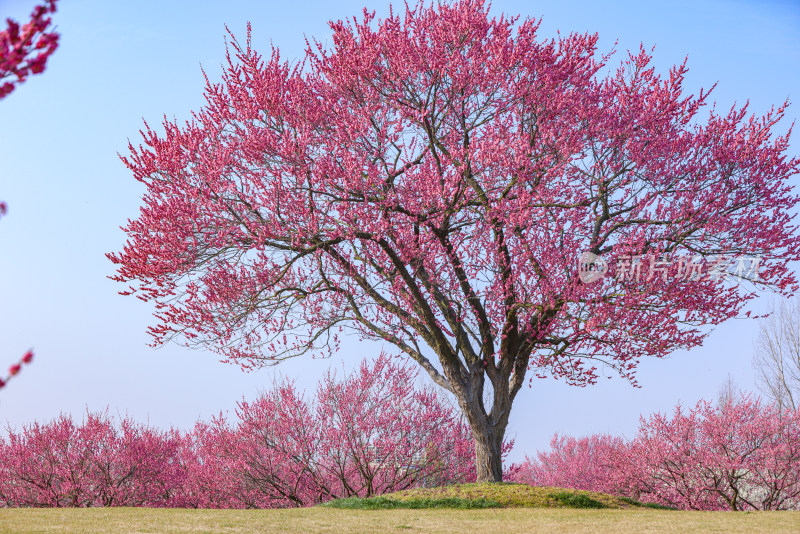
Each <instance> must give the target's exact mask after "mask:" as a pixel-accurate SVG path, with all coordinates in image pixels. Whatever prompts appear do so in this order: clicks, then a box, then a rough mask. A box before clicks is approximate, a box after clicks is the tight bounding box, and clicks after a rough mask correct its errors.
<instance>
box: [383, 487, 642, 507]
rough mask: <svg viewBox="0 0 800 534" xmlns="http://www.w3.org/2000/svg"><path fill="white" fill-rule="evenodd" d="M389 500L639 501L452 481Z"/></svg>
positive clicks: (551, 504) (505, 503) (567, 504)
mask: <svg viewBox="0 0 800 534" xmlns="http://www.w3.org/2000/svg"><path fill="white" fill-rule="evenodd" d="M384 497H386V498H388V499H391V500H398V501H403V500H414V499H431V500H436V499H449V498H456V499H467V500H476V499H485V500H486V501H490V502H496V503H498V504H499V505H500V506H502V507H503V508H561V507H568V508H610V509H628V508H639V507H641V506H642V505H641V504H640V503H636V504H634V503H632V502H630V500H625V499H620V498H618V497H614V496H613V495H607V494H605V493H597V492H593V491H582V490H574V489H567V488H547V487H534V486H529V485H527V484H512V483H508V482H500V483H494V484H455V485H452V486H442V487H439V488H417V489H410V490H404V491H398V492H396V493H391V494H388V495H384Z"/></svg>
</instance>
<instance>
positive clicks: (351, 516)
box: [0, 507, 800, 534]
mask: <svg viewBox="0 0 800 534" xmlns="http://www.w3.org/2000/svg"><path fill="white" fill-rule="evenodd" d="M798 525H800V512H753V513H743V512H675V511H666V510H650V509H646V508H635V509H628V510H621V509H603V510H575V509H568V508H534V509H530V508H505V509H489V510H447V509H444V510H381V511H368V510H334V509H328V508H320V507H315V508H304V509H295V510H165V509H147V508H84V509H75V508H71V509H0V534H10V533H14V534H17V533H20V534H25V533H34V532H35V533H48V534H50V533H71V534H72V533H98V534H106V533H108V534H112V533H113V534H119V533H129V532H130V533H141V534H146V533H153V534H156V533H158V534H161V533H177V532H190V533H204V534H205V533H208V534H216V533H226V534H227V533H234V532H236V533H243V534H250V533H253V534H255V533H263V532H302V533H345V534H346V533H371V532H377V533H381V534H387V533H391V532H420V533H423V532H424V533H428V532H430V533H434V534H437V533H446V532H502V533H503V534H517V533H520V534H521V533H530V532H547V533H552V534H561V533H572V532H588V533H614V534H617V533H619V532H637V533H650V532H670V533H695V532H724V533H731V534H738V533H741V534H750V533H753V532H770V533H778V534H781V533H786V534H790V533H791V534H797V532H798Z"/></svg>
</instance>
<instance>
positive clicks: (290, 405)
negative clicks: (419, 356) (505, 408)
mask: <svg viewBox="0 0 800 534" xmlns="http://www.w3.org/2000/svg"><path fill="white" fill-rule="evenodd" d="M415 378H416V371H414V370H413V369H412V368H411V367H409V366H408V365H401V364H398V363H397V362H395V361H392V359H391V358H389V357H388V356H385V355H381V356H380V357H379V358H377V359H376V360H375V361H373V362H372V363H367V362H364V363H362V364H361V366H360V367H359V368H358V370H357V371H356V372H355V373H353V374H352V375H350V376H347V377H344V378H343V379H338V378H337V377H336V375H335V374H333V373H329V374H328V376H327V377H326V378H325V379H324V380H323V381H321V382H320V384H319V385H318V387H317V390H316V392H315V393H316V394H315V398H314V399H313V401H306V400H305V399H304V396H303V394H302V393H300V392H298V390H297V389H296V388H295V386H294V385H293V384H292V383H291V382H290V381H288V380H284V381H282V382H279V383H277V384H275V385H274V387H273V388H272V389H270V390H269V391H267V392H265V393H264V394H263V395H262V396H261V397H259V398H258V399H257V400H255V401H253V402H242V403H240V404H239V407H238V410H237V416H238V419H237V420H236V421H235V422H229V421H228V420H226V418H224V417H223V416H221V415H220V416H218V417H216V418H214V419H213V420H212V421H211V422H210V423H209V422H199V423H197V425H196V426H195V428H194V429H193V430H192V431H191V432H187V433H182V432H179V431H177V430H174V429H171V430H169V431H162V430H157V429H154V428H151V427H148V426H146V425H142V424H137V423H135V422H134V421H132V420H131V419H129V418H126V419H123V420H122V421H121V422H120V423H119V424H115V423H114V422H113V421H112V420H111V419H110V418H109V417H108V416H107V415H106V414H89V415H88V416H87V418H86V420H85V421H84V422H83V423H81V424H76V423H75V422H74V421H73V420H72V418H71V417H70V416H67V415H62V416H61V417H59V418H58V419H56V420H54V421H51V422H50V423H47V424H39V423H34V424H32V425H29V426H27V427H25V428H23V429H22V431H21V432H14V431H10V432H9V435H8V438H7V439H5V440H0V506H36V507H65V506H79V507H85V506H151V507H162V506H163V507H198V508H280V507H299V506H308V505H313V504H317V503H319V502H322V501H326V500H329V499H332V498H336V497H347V496H353V495H359V496H369V495H376V494H380V493H384V492H390V491H396V490H400V489H404V488H410V487H417V486H422V485H440V484H445V483H451V482H469V481H474V480H475V460H474V449H473V443H472V439H471V437H470V433H469V429H468V427H467V426H466V425H465V424H464V423H463V421H462V420H461V418H460V417H459V416H458V414H457V411H455V410H454V409H453V408H452V407H451V406H450V405H449V404H447V403H446V402H445V401H443V400H442V399H441V398H439V397H438V396H437V395H436V394H434V393H432V392H431V391H427V390H421V389H419V388H415V387H414V383H415ZM509 448H510V445H507V446H506V448H505V452H508V449H509Z"/></svg>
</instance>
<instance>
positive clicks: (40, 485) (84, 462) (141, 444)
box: [0, 414, 185, 507]
mask: <svg viewBox="0 0 800 534" xmlns="http://www.w3.org/2000/svg"><path fill="white" fill-rule="evenodd" d="M179 445H180V439H179V436H178V435H176V433H175V432H161V431H158V430H154V429H152V428H149V427H146V426H144V425H139V424H136V423H134V422H133V421H131V420H130V419H124V420H123V421H122V422H121V423H120V424H119V425H114V424H113V423H112V421H111V420H110V419H109V418H108V417H107V416H106V415H104V414H88V415H87V418H86V420H85V421H84V422H83V423H82V424H80V425H76V424H75V423H74V422H73V421H72V418H71V417H69V416H66V415H62V416H61V417H59V418H57V419H56V420H54V421H52V422H50V423H48V424H45V425H40V424H39V423H33V424H32V425H29V426H26V427H24V428H23V429H22V431H21V432H19V433H16V432H13V431H11V432H10V433H9V436H8V440H6V441H3V442H0V503H2V505H4V506H37V507H64V506H164V505H166V504H168V503H169V501H170V497H171V494H172V492H173V491H174V490H175V488H176V487H178V486H179V485H181V484H183V483H184V480H185V475H184V470H183V468H182V467H181V466H180V465H179V464H178V463H176V462H175V461H174V459H175V457H176V453H177V451H178V447H179Z"/></svg>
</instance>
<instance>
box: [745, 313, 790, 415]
mask: <svg viewBox="0 0 800 534" xmlns="http://www.w3.org/2000/svg"><path fill="white" fill-rule="evenodd" d="M753 366H754V367H755V370H756V376H757V378H758V384H759V387H760V389H761V391H762V392H763V393H764V395H766V396H767V397H768V398H769V399H770V400H772V401H774V402H776V403H777V404H778V406H780V407H781V408H782V409H783V408H787V409H791V410H797V409H800V298H797V297H795V298H792V299H789V300H784V301H781V303H780V305H779V306H773V308H772V310H771V312H770V315H769V316H768V317H766V318H765V319H762V323H761V331H760V333H759V336H758V340H757V341H756V347H755V356H754V357H753Z"/></svg>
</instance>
